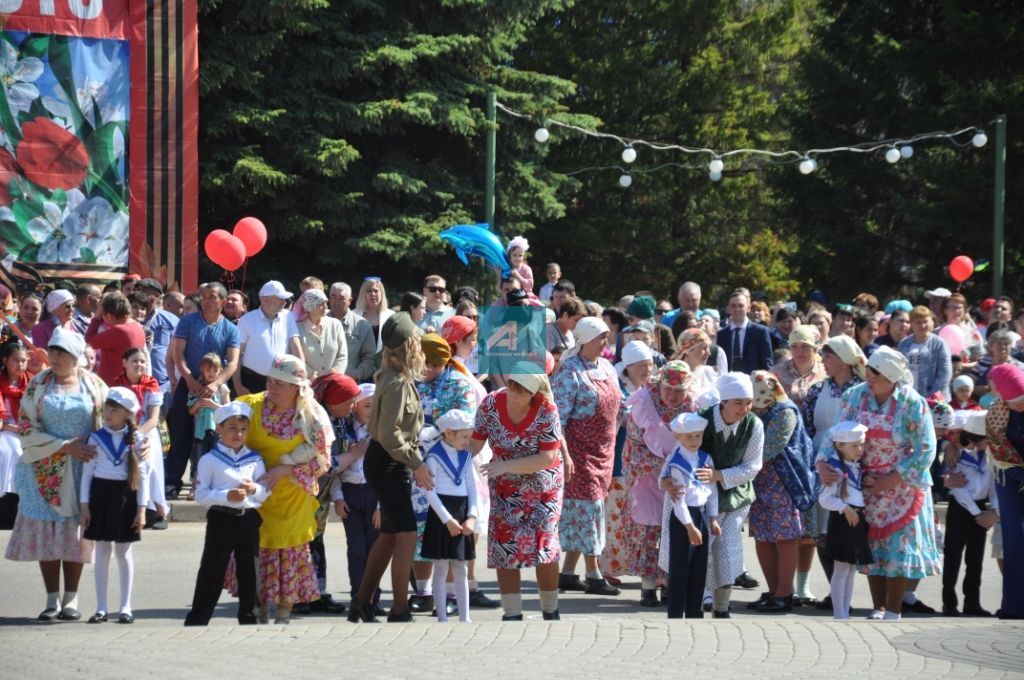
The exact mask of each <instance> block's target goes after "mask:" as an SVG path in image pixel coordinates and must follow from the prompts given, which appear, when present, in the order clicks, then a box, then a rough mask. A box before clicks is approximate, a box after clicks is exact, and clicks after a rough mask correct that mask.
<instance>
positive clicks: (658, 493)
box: [622, 361, 697, 607]
mask: <svg viewBox="0 0 1024 680" xmlns="http://www.w3.org/2000/svg"><path fill="white" fill-rule="evenodd" d="M696 396H697V395H696V394H694V392H693V389H692V388H691V386H690V367H689V366H688V365H687V364H686V363H685V362H683V361H670V362H668V363H667V364H666V365H665V367H664V368H662V369H661V371H660V372H659V374H658V381H657V382H649V383H647V384H646V385H644V386H643V388H642V389H638V390H637V391H636V392H634V393H633V394H632V395H631V396H630V397H629V399H628V400H627V401H626V405H627V406H628V407H629V409H630V413H629V423H628V426H627V428H628V429H627V433H626V446H625V448H624V449H623V451H622V473H623V476H624V477H625V481H626V489H627V490H628V494H629V495H628V496H627V503H626V507H625V508H624V509H623V513H622V519H623V532H624V533H625V536H626V564H627V567H628V572H629V573H631V574H633V575H635V576H639V577H640V606H642V607H657V606H658V597H657V592H656V588H657V585H658V583H657V581H658V551H659V548H660V541H661V525H662V510H663V508H664V501H665V493H664V492H663V491H662V490H661V487H660V486H659V480H658V475H660V474H661V468H662V466H663V465H664V463H665V457H666V456H668V455H669V454H670V453H672V451H673V450H674V449H675V446H676V439H675V437H674V436H673V434H672V431H671V430H670V429H669V427H668V424H669V423H670V422H672V419H673V418H675V417H676V416H677V415H679V414H680V413H689V412H692V411H693V410H694V408H695V405H694V400H695V399H696Z"/></svg>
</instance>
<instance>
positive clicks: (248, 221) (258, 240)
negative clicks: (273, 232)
mask: <svg viewBox="0 0 1024 680" xmlns="http://www.w3.org/2000/svg"><path fill="white" fill-rule="evenodd" d="M231 233H232V234H234V235H235V236H236V237H237V238H240V239H241V240H242V243H244V244H245V254H246V255H247V256H249V257H252V256H253V255H255V254H256V253H258V252H260V251H261V250H263V246H265V245H267V228H266V227H265V226H264V225H263V223H262V222H260V221H259V220H258V219H256V218H255V217H243V218H242V219H240V220H238V223H237V224H236V225H235V228H234V229H233V230H232V231H231Z"/></svg>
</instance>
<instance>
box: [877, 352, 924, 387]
mask: <svg viewBox="0 0 1024 680" xmlns="http://www.w3.org/2000/svg"><path fill="white" fill-rule="evenodd" d="M909 367H910V362H908V361H907V358H906V357H905V356H903V355H902V354H900V353H899V352H897V351H896V350H894V349H893V348H892V347H884V346H883V347H879V348H878V349H876V350H875V352H874V354H872V355H871V358H870V359H868V368H873V369H875V370H876V371H878V372H879V373H881V374H882V377H884V378H885V379H886V380H888V381H889V382H893V383H896V384H897V385H913V384H914V376H913V375H912V374H911V373H910V368H909Z"/></svg>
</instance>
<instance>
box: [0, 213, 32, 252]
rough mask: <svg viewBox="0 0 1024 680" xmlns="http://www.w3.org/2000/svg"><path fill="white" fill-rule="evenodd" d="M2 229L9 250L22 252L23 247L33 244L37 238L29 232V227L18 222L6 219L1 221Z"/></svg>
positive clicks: (0, 228) (4, 241) (4, 242)
mask: <svg viewBox="0 0 1024 680" xmlns="http://www.w3.org/2000/svg"><path fill="white" fill-rule="evenodd" d="M0 230H2V233H3V239H2V240H3V244H4V247H5V248H7V250H8V251H10V252H12V253H20V252H21V249H22V248H27V247H28V246H30V245H33V244H34V243H35V242H36V240H35V239H34V238H32V235H31V234H29V233H28V229H26V228H25V227H23V226H20V225H18V224H17V223H16V222H12V221H9V220H5V221H3V222H0Z"/></svg>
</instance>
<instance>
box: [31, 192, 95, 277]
mask: <svg viewBox="0 0 1024 680" xmlns="http://www.w3.org/2000/svg"><path fill="white" fill-rule="evenodd" d="M63 223H64V211H62V210H61V209H60V206H59V205H57V204H56V203H53V202H51V201H45V202H44V203H43V214H42V215H40V216H39V217H33V218H32V219H30V220H29V221H28V224H26V225H25V227H26V228H27V229H28V233H29V234H31V235H32V238H34V239H35V241H36V243H38V244H40V247H39V255H38V257H37V259H38V260H39V261H40V262H71V261H72V260H74V259H77V258H78V257H79V251H80V250H81V248H82V246H83V245H84V242H83V241H82V239H81V238H80V237H79V236H78V235H77V234H76V233H74V232H67V231H65V229H64V227H63Z"/></svg>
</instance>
